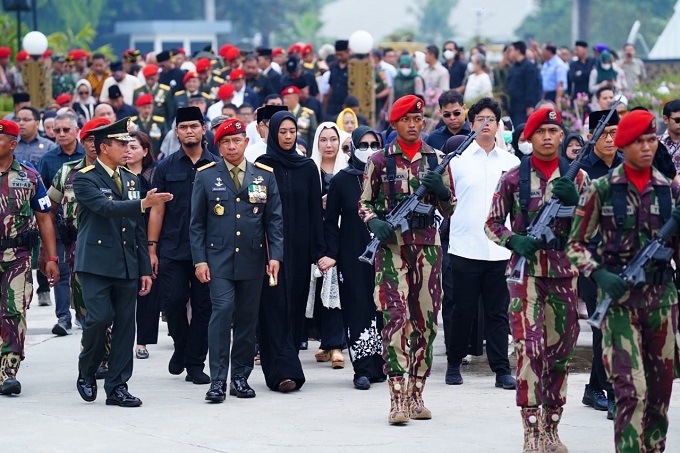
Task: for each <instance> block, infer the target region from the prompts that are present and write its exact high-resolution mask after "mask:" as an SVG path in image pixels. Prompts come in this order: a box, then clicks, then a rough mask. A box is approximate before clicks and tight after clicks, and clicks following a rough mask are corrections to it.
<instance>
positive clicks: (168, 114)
mask: <svg viewBox="0 0 680 453" xmlns="http://www.w3.org/2000/svg"><path fill="white" fill-rule="evenodd" d="M143 94H150V95H151V96H153V113H152V115H155V116H157V117H160V118H163V119H164V121H165V120H172V118H174V117H175V105H174V102H173V101H174V96H173V95H172V90H171V89H170V87H169V86H168V85H165V84H163V83H157V84H155V85H154V86H153V87H152V88H149V86H148V85H147V84H144V85H142V86H139V87H137V88H135V92H134V102H137V99H138V98H139V97H140V96H142V95H143ZM133 121H134V120H133ZM166 126H167V125H166Z"/></svg>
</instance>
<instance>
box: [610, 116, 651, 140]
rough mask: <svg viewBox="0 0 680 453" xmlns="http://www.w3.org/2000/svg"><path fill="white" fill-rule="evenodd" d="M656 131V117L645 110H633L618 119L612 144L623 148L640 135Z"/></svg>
mask: <svg viewBox="0 0 680 453" xmlns="http://www.w3.org/2000/svg"><path fill="white" fill-rule="evenodd" d="M655 133H656V117H655V116H654V115H653V114H651V113H649V112H647V111H645V110H633V111H632V112H630V113H628V114H626V116H624V117H623V118H622V119H621V121H619V128H618V129H617V130H616V137H614V146H616V147H617V148H623V147H624V146H626V145H630V144H631V143H633V142H634V141H635V140H637V139H638V137H640V136H641V135H644V134H655Z"/></svg>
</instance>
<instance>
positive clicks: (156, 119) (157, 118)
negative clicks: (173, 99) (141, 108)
mask: <svg viewBox="0 0 680 453" xmlns="http://www.w3.org/2000/svg"><path fill="white" fill-rule="evenodd" d="M151 118H153V120H154V121H157V122H159V123H165V118H163V117H162V116H158V115H154V116H152V117H151Z"/></svg>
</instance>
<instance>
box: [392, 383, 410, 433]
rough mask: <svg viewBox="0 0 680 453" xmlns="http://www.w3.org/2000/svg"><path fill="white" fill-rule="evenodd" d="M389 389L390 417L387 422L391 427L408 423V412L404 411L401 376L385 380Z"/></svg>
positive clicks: (404, 398) (403, 391)
mask: <svg viewBox="0 0 680 453" xmlns="http://www.w3.org/2000/svg"><path fill="white" fill-rule="evenodd" d="M387 384H388V385H389V387H390V402H391V406H390V415H389V416H388V417H387V421H388V422H390V424H391V425H400V424H403V423H408V420H409V418H408V411H407V410H406V389H405V388H404V377H403V376H390V377H389V379H388V380H387Z"/></svg>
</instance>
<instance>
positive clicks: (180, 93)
mask: <svg viewBox="0 0 680 453" xmlns="http://www.w3.org/2000/svg"><path fill="white" fill-rule="evenodd" d="M184 93H186V91H185V90H179V91H175V96H181V95H183V94H184Z"/></svg>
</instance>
